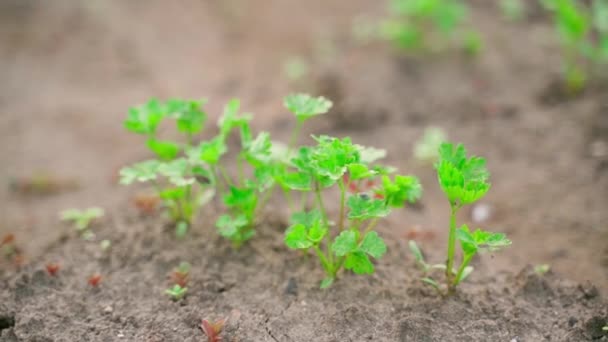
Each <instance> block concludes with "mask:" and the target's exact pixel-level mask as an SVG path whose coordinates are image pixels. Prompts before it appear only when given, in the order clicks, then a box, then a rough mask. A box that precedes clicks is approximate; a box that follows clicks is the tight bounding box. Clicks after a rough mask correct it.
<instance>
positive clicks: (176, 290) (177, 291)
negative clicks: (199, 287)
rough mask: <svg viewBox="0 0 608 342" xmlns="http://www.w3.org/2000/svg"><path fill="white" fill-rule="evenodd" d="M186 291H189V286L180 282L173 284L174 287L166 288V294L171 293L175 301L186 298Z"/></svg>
mask: <svg viewBox="0 0 608 342" xmlns="http://www.w3.org/2000/svg"><path fill="white" fill-rule="evenodd" d="M186 292H188V288H187V287H181V286H180V285H179V284H175V285H173V287H171V288H168V289H166V290H165V294H167V295H169V296H170V297H171V299H173V300H175V301H177V300H180V299H182V298H184V296H185V295H186Z"/></svg>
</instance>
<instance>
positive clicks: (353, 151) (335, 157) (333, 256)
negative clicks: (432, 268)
mask: <svg viewBox="0 0 608 342" xmlns="http://www.w3.org/2000/svg"><path fill="white" fill-rule="evenodd" d="M315 140H316V142H317V145H316V146H314V147H301V148H300V149H299V151H298V153H297V155H296V156H295V157H294V158H293V159H292V161H291V164H292V165H291V168H290V169H295V170H294V171H289V172H287V173H286V174H285V177H284V179H283V184H285V185H286V186H288V187H289V188H290V189H291V190H295V191H300V192H303V193H304V194H305V195H308V194H309V193H311V195H312V196H314V198H315V201H314V204H313V209H312V210H309V211H306V210H303V211H301V212H297V213H294V214H293V215H292V217H291V226H290V227H289V228H288V229H287V231H286V232H285V244H286V245H287V246H288V247H289V248H292V249H301V250H310V249H312V250H313V251H314V252H315V253H316V255H317V256H318V258H319V260H320V262H321V265H322V267H323V269H324V271H325V273H326V278H325V279H324V280H323V281H322V282H321V288H326V287H329V286H330V285H331V284H332V283H333V282H334V280H335V279H336V277H337V275H338V272H339V271H340V270H341V269H343V268H344V269H347V270H352V271H353V272H354V273H356V274H371V273H373V272H374V265H373V263H372V262H371V260H370V258H376V259H379V258H381V257H382V256H383V255H384V253H385V252H386V245H385V243H384V241H383V240H382V238H381V237H380V236H379V235H378V233H377V232H376V231H374V228H375V227H376V225H377V223H378V222H379V220H380V219H381V218H383V217H386V216H387V215H388V214H389V213H390V210H391V207H401V206H403V205H404V203H405V202H406V201H408V202H413V201H415V200H417V199H418V198H419V197H420V195H421V187H420V183H419V182H418V180H417V179H416V178H414V177H411V176H399V175H397V176H395V177H394V178H393V179H391V178H390V177H389V175H388V173H389V169H388V168H386V167H383V166H380V165H372V164H373V163H374V162H375V161H376V160H377V159H379V158H381V157H383V156H384V153H383V152H382V151H378V150H376V149H366V148H364V147H362V146H359V145H356V144H353V143H352V142H351V140H350V138H343V139H338V138H333V137H328V136H320V137H315ZM347 175H348V177H346V176H347ZM375 178H380V179H381V180H382V185H381V186H380V187H379V188H377V189H372V192H374V193H375V194H376V195H378V196H375V195H374V196H370V195H369V194H367V193H354V194H350V195H348V194H347V192H348V190H349V189H348V186H347V183H346V182H345V179H347V180H348V182H359V181H373V180H374V179H375ZM372 183H373V182H372ZM335 186H337V188H338V190H339V193H340V196H339V200H338V204H339V208H340V209H339V214H338V221H337V223H336V224H335V228H336V231H335V233H333V234H332V228H333V227H332V226H334V223H333V222H331V221H330V219H329V216H328V213H327V208H326V206H325V203H324V199H323V198H324V193H323V190H324V189H328V188H330V187H335ZM303 198H304V199H306V198H308V196H305V197H303ZM303 203H306V201H303Z"/></svg>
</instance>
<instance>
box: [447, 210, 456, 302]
mask: <svg viewBox="0 0 608 342" xmlns="http://www.w3.org/2000/svg"><path fill="white" fill-rule="evenodd" d="M450 207H451V208H450V209H451V213H450V235H449V237H448V261H447V263H446V265H445V266H446V268H445V277H446V280H447V284H448V288H449V289H451V288H452V277H453V273H452V267H453V266H454V252H455V250H456V248H455V247H456V212H457V211H458V206H457V205H455V204H450ZM448 292H451V290H448Z"/></svg>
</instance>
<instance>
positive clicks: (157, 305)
mask: <svg viewBox="0 0 608 342" xmlns="http://www.w3.org/2000/svg"><path fill="white" fill-rule="evenodd" d="M8 3H11V2H7V4H8ZM15 3H20V5H15V6H10V7H9V5H2V6H7V7H6V8H5V11H4V13H5V14H8V13H11V16H10V18H11V20H8V19H7V20H2V24H0V25H2V26H3V28H5V29H4V30H2V35H1V36H0V38H1V39H2V42H3V45H4V46H7V47H9V48H8V49H5V50H4V51H3V52H2V57H3V60H6V61H7V62H6V65H7V67H6V68H5V69H4V70H2V71H1V72H2V74H1V75H2V76H3V77H4V79H5V80H6V82H4V84H3V85H2V86H1V87H2V88H1V90H2V91H1V92H0V104H1V105H2V114H0V134H1V137H2V138H0V139H2V144H0V160H1V163H2V165H3V167H2V169H1V170H0V176H2V177H3V179H6V180H7V181H8V180H10V179H12V178H18V179H22V178H27V177H29V176H30V175H32V174H35V172H36V171H40V170H42V171H45V172H49V173H50V174H51V175H54V176H53V177H54V178H56V180H58V182H59V183H60V184H63V185H66V186H60V187H59V188H58V189H57V191H52V192H53V193H52V194H45V195H37V194H31V193H24V191H21V190H23V189H20V188H19V187H17V188H13V189H12V190H10V189H9V190H6V191H4V192H3V193H1V194H0V203H2V208H1V209H0V216H1V217H2V221H0V233H1V234H0V236H3V235H4V234H7V233H13V234H14V235H15V237H16V240H15V243H16V245H17V246H19V247H20V248H21V249H22V250H23V252H24V256H25V260H24V261H23V265H22V267H15V266H14V265H12V264H9V263H8V262H6V261H5V260H3V261H2V263H1V264H0V336H1V338H0V339H1V340H3V341H4V340H6V341H76V340H78V341H81V340H83V341H84V340H89V341H120V340H124V341H150V342H152V341H202V340H205V337H204V335H203V333H202V331H201V330H200V328H199V327H198V325H199V324H200V320H201V319H202V318H207V319H211V320H215V319H220V318H225V317H227V318H228V323H227V325H226V327H225V331H224V333H223V336H224V337H225V340H226V341H368V340H369V341H442V342H443V341H518V342H524V341H545V340H546V341H568V342H569V341H589V340H600V341H601V340H602V339H604V340H605V339H606V338H608V337H606V333H605V332H603V331H602V327H603V326H604V325H606V323H607V321H608V303H607V301H606V300H605V299H604V297H603V296H604V295H605V294H606V293H608V245H607V241H608V231H607V223H608V213H607V212H606V210H605V207H606V200H607V199H608V172H607V170H608V168H607V167H606V165H607V163H608V161H607V160H608V159H607V158H606V155H605V154H603V155H602V154H601V153H599V154H598V153H595V152H594V150H593V146H597V145H598V141H599V142H602V141H603V142H604V144H605V143H606V142H608V126H607V125H606V120H605V119H606V117H608V109H607V108H608V107H607V105H608V103H607V102H606V98H605V96H603V94H604V93H605V92H604V93H602V91H601V89H594V88H592V89H590V90H588V91H587V92H585V93H584V94H583V95H582V96H580V97H578V98H576V99H571V100H565V99H563V98H562V97H560V96H559V94H558V95H557V100H551V101H549V102H547V101H546V99H547V97H546V94H547V89H548V88H547V87H548V86H549V85H550V84H551V82H552V81H553V80H554V77H555V76H554V72H555V71H556V70H559V57H558V56H557V54H558V47H557V45H556V44H555V43H554V38H553V32H552V28H551V25H550V23H549V22H548V21H546V20H545V18H543V17H542V16H534V17H532V19H530V20H528V21H526V22H523V23H520V24H516V25H515V24H510V23H507V22H504V23H502V22H500V20H501V19H500V12H498V11H497V10H496V9H495V8H494V7H493V6H489V5H487V4H486V3H485V2H482V1H477V2H475V5H474V9H475V12H474V18H475V22H476V24H477V25H478V27H479V28H480V31H481V32H483V34H484V38H485V45H486V46H485V49H484V52H483V53H482V54H481V55H479V56H478V57H477V59H474V60H471V59H469V58H467V57H466V56H464V55H462V54H461V53H459V52H457V51H452V52H449V53H447V54H446V55H433V56H430V57H429V56H425V57H398V55H397V54H396V53H395V51H392V50H391V49H390V48H389V47H387V46H386V45H384V44H380V43H370V44H367V45H362V46H361V45H356V44H353V43H352V42H351V41H350V39H348V38H347V37H349V30H350V26H349V24H350V21H351V19H352V18H353V17H354V16H355V15H356V14H358V13H361V12H364V11H365V13H370V14H372V15H373V14H377V13H382V8H381V6H379V5H377V4H376V5H374V4H370V3H368V2H367V1H349V2H340V1H331V2H318V3H317V2H307V4H301V3H300V2H298V1H284V0H281V1H272V4H270V3H269V4H268V5H266V6H265V7H255V6H252V5H248V4H246V3H245V2H241V1H231V2H225V3H230V4H233V5H235V6H234V7H231V6H229V5H225V6H224V5H218V3H219V2H217V3H216V2H208V3H207V2H200V1H199V2H195V1H192V3H191V4H189V6H186V5H184V7H183V8H182V7H177V6H175V7H174V6H171V5H169V4H168V3H166V2H163V1H150V2H146V4H145V5H144V4H137V3H131V4H129V5H126V4H123V3H122V2H120V1H116V2H106V3H105V5H102V6H98V7H95V6H93V7H89V6H77V5H68V4H60V3H57V4H42V3H41V2H36V1H22V2H18V1H17V2H15ZM291 6H301V7H302V8H301V15H298V16H296V17H294V18H290V19H289V20H286V19H285V18H284V13H293V12H287V11H288V10H289V9H291V8H292V7H291ZM3 10H4V9H3ZM328 13H332V15H331V16H328V15H327V14H328ZM254 14H255V15H254ZM2 15H4V14H2ZM167 16H173V17H174V18H176V19H175V20H174V21H172V24H171V25H167V23H166V21H165V18H166V17H167ZM133 17H137V18H138V20H131V19H130V18H133ZM17 18H18V19H19V20H17ZM267 18H271V19H270V20H268V19H267ZM21 23H23V24H21ZM176 37H177V38H176ZM319 37H323V38H324V39H325V38H328V37H329V38H328V39H329V41H331V42H332V44H333V46H334V48H335V51H336V52H335V55H333V57H331V58H330V59H329V60H324V62H323V63H319V64H320V65H318V69H316V70H317V71H316V72H315V73H314V75H312V76H310V77H309V80H308V82H306V84H303V85H300V87H301V88H303V89H304V90H307V91H310V92H313V93H318V94H319V95H324V96H326V97H328V98H329V99H331V100H332V101H334V104H335V106H334V108H333V109H332V111H331V112H330V113H329V114H328V115H326V116H324V117H323V118H320V119H315V121H314V122H312V123H311V124H310V125H309V126H307V129H306V131H305V133H306V134H308V133H315V134H319V133H323V134H330V135H335V136H347V135H348V136H351V137H352V138H353V141H355V142H357V143H360V144H363V145H366V146H368V145H369V146H374V147H381V148H385V149H387V150H388V158H387V163H388V164H390V165H394V166H396V167H398V168H399V169H400V170H401V171H402V172H406V173H411V174H415V175H417V176H419V177H420V180H421V183H422V185H423V187H424V191H425V192H424V195H423V198H422V200H421V203H420V205H417V206H413V207H407V208H406V209H400V210H398V211H397V212H396V213H394V215H392V216H391V217H390V218H389V219H387V220H385V221H383V222H382V224H380V225H379V228H378V229H379V232H380V233H381V234H382V235H383V236H384V238H385V240H386V242H387V245H388V252H387V254H386V255H385V256H384V258H383V259H382V260H380V261H379V262H378V263H377V264H376V266H377V270H376V273H375V274H374V275H372V276H356V275H353V274H351V273H344V274H343V275H342V276H341V278H340V279H339V280H338V281H337V282H336V283H335V284H334V285H333V286H332V287H331V288H329V289H327V290H319V288H318V285H319V282H320V280H321V279H323V277H324V276H323V272H322V271H321V269H320V267H319V265H318V261H317V260H316V259H314V258H303V257H302V255H301V254H299V253H297V252H294V251H292V250H289V249H288V248H287V247H286V246H285V245H284V243H283V233H284V231H285V228H286V227H287V225H288V224H287V211H286V208H284V206H283V205H282V203H281V201H280V200H275V201H273V202H271V204H270V207H269V208H267V210H266V211H265V215H266V219H265V220H263V221H262V222H263V223H262V224H260V226H259V227H258V234H257V236H256V237H255V238H254V239H253V240H251V243H250V244H248V245H245V246H243V247H242V248H241V249H239V250H234V249H232V248H231V246H230V243H228V242H226V241H225V240H223V239H221V238H220V237H218V235H217V234H216V232H215V228H214V224H213V223H214V222H215V218H216V217H217V216H218V215H219V214H220V213H221V209H220V208H219V207H217V206H216V205H215V204H213V205H210V206H208V207H206V208H205V209H204V210H203V211H202V212H201V214H200V215H199V218H198V220H197V222H196V224H194V225H193V227H192V229H191V231H190V232H189V233H188V234H189V235H188V236H187V238H186V239H184V240H176V239H175V237H174V234H173V230H172V228H170V227H168V226H167V225H166V222H165V221H164V220H163V219H162V218H161V217H160V216H159V215H149V216H141V215H139V214H138V213H137V211H136V210H135V208H133V207H132V203H131V198H132V196H134V195H135V194H136V193H138V192H139V191H141V188H134V189H133V188H125V187H122V186H119V185H117V184H116V179H117V170H118V169H119V168H120V167H122V166H124V165H126V164H128V163H131V162H133V161H137V160H142V159H144V158H146V157H148V156H149V154H148V152H145V151H144V150H143V149H142V148H140V146H139V145H138V144H139V142H138V140H137V139H136V138H133V137H130V136H128V134H127V133H125V132H124V130H123V128H122V126H121V122H122V120H123V119H124V117H125V112H126V110H127V108H129V107H131V106H132V105H133V104H136V103H142V102H144V101H146V100H147V98H149V97H151V96H157V97H161V98H165V97H175V96H179V97H188V96H191V97H195V98H198V97H207V98H209V99H210V103H209V106H208V111H209V113H210V115H211V116H215V117H217V115H218V113H219V112H220V111H221V106H222V105H223V103H225V101H226V100H227V99H228V98H231V97H233V96H236V97H240V98H241V99H242V102H243V105H242V106H243V109H244V110H245V111H249V110H251V111H253V112H254V114H255V116H256V121H254V122H255V125H256V128H258V129H263V130H267V131H269V132H270V133H271V134H273V136H278V137H280V138H284V140H286V139H287V134H286V131H288V130H289V129H290V128H291V121H290V119H289V117H287V114H286V112H285V110H284V109H283V108H282V107H281V99H282V97H283V96H284V95H286V94H287V93H288V92H290V89H289V85H288V84H287V82H286V81H285V80H284V79H283V78H282V77H281V76H282V75H281V70H280V67H278V66H277V65H280V63H281V62H282V61H283V59H284V58H285V57H286V56H287V55H288V54H303V55H307V54H310V55H312V53H310V51H311V50H314V46H316V43H318V39H319ZM522 37H525V39H524V38H522ZM279 48H280V49H281V50H280V51H285V52H277V51H279ZM553 95H555V94H553ZM550 98H552V99H553V98H555V96H553V97H550ZM428 126H438V127H441V128H443V129H444V130H445V131H446V132H447V133H448V135H449V137H450V139H451V140H454V141H461V142H463V143H464V144H465V145H466V146H468V147H469V148H470V149H471V150H472V152H474V154H476V155H481V156H485V157H486V158H487V160H488V167H489V169H490V172H491V174H492V177H491V181H492V189H491V190H490V192H489V193H488V196H487V197H486V198H485V199H484V200H483V201H482V204H483V205H487V206H489V207H490V208H491V209H492V210H491V215H490V217H489V218H488V219H486V220H485V221H484V222H483V223H480V225H482V226H484V227H489V228H491V230H496V231H502V232H505V233H506V234H507V235H508V236H509V238H510V239H511V240H512V241H513V244H512V246H510V247H509V248H507V249H505V250H504V251H501V252H500V253H496V254H489V255H483V256H482V257H480V258H477V259H475V260H474V266H475V268H476V271H475V272H474V273H473V275H472V276H471V278H470V279H468V280H467V281H466V282H465V283H463V284H462V286H461V287H460V289H459V291H458V293H457V294H456V295H455V296H453V297H451V298H448V299H442V298H441V297H438V296H437V295H436V294H435V293H434V292H433V291H432V288H429V287H428V286H425V285H424V284H423V283H421V282H420V277H421V272H420V271H419V270H418V269H417V268H416V266H415V262H414V260H413V258H412V256H411V255H410V253H409V250H408V248H407V241H408V239H411V238H415V239H416V240H417V241H418V243H419V244H420V245H421V246H422V247H423V249H424V251H425V252H426V256H427V259H429V260H432V261H434V262H441V261H443V260H442V258H444V257H445V240H446V238H447V227H448V217H447V215H446V213H447V212H448V210H449V206H448V204H447V202H446V200H445V199H444V198H443V195H442V194H441V190H440V188H439V186H438V185H437V180H436V176H435V172H434V170H433V168H432V166H431V165H425V164H422V163H420V162H418V161H417V160H416V159H415V158H413V156H412V147H413V145H414V143H415V141H416V140H418V139H419V138H420V137H421V136H422V134H423V132H424V130H425V128H426V127H428ZM303 140H304V141H306V142H310V140H307V139H303ZM600 145H601V143H600ZM133 146H135V147H133ZM15 189H16V190H15ZM25 192H27V191H25ZM83 206H100V207H103V208H105V210H106V216H105V217H104V218H103V219H102V220H101V222H100V223H99V224H97V225H95V226H94V227H93V231H94V233H95V242H88V241H83V240H82V239H80V238H78V236H77V234H76V233H75V232H74V231H73V229H72V228H70V227H68V226H67V225H65V224H63V223H61V222H59V221H58V219H57V213H58V212H59V211H61V210H63V209H66V208H69V207H83ZM337 209H338V208H337V207H333V208H332V210H333V211H334V212H335V211H337ZM460 220H461V221H465V222H470V221H471V216H470V213H469V212H464V211H463V212H462V213H461V217H460ZM102 239H108V240H110V241H112V246H111V247H110V249H109V250H108V251H107V252H103V251H101V250H100V248H99V243H98V242H99V241H101V240H102ZM181 261H187V262H189V263H190V264H191V265H192V269H191V270H190V274H191V279H190V283H189V291H188V294H187V296H186V297H185V299H184V300H183V301H180V302H173V301H171V300H170V299H169V298H168V297H167V296H166V295H164V294H163V291H164V290H165V289H166V288H167V287H169V285H171V284H170V281H169V279H168V275H169V274H170V273H171V270H172V269H174V268H175V267H176V266H177V265H178V264H179V263H180V262H181ZM49 262H56V263H59V264H60V265H61V269H60V270H59V271H58V273H57V275H56V276H55V277H51V276H49V275H48V274H47V272H46V271H45V265H46V264H48V263H49ZM540 264H549V265H550V266H551V270H550V271H549V272H548V273H545V274H539V273H537V272H535V271H534V266H536V265H540ZM94 273H100V274H101V275H102V280H101V283H100V284H99V286H98V287H96V288H93V287H91V286H90V285H89V284H87V278H88V277H89V276H90V275H91V274H94Z"/></svg>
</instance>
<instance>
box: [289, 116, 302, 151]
mask: <svg viewBox="0 0 608 342" xmlns="http://www.w3.org/2000/svg"><path fill="white" fill-rule="evenodd" d="M303 123H304V121H301V120H298V122H297V123H296V127H295V128H294V129H293V132H292V133H291V137H290V138H289V144H288V145H287V152H288V153H289V152H291V150H292V149H293V146H294V145H295V144H296V142H297V141H298V137H299V136H300V130H301V129H302V124H303Z"/></svg>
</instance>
